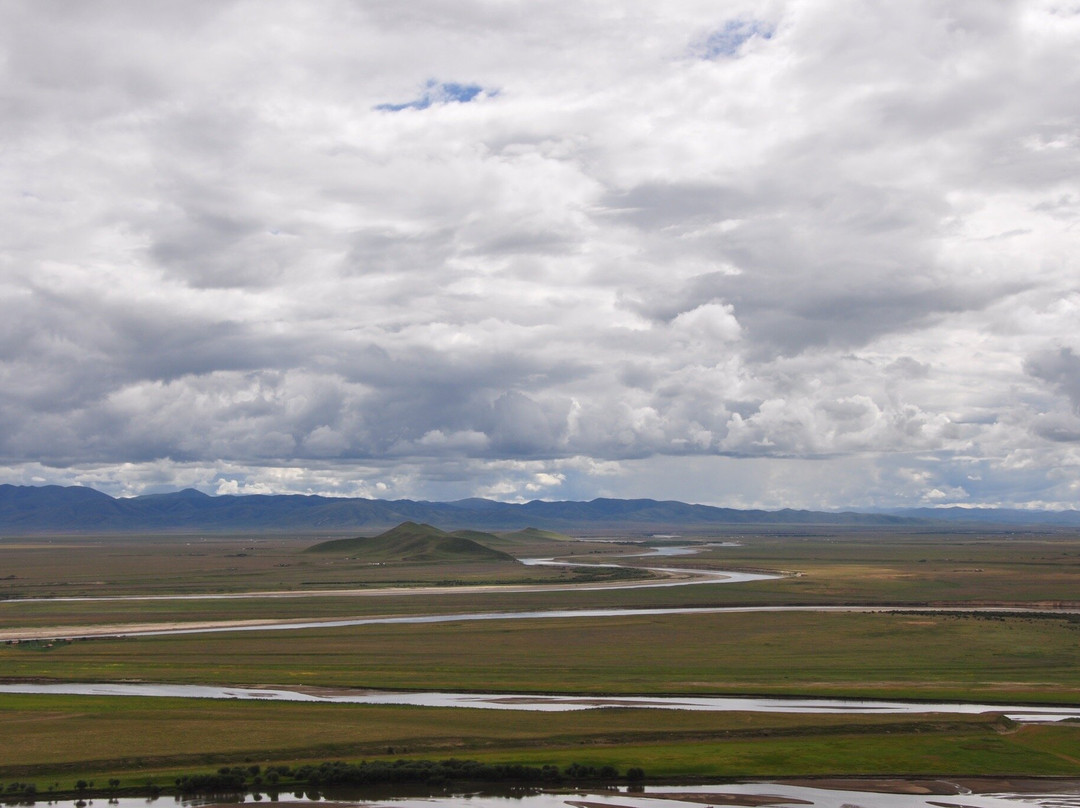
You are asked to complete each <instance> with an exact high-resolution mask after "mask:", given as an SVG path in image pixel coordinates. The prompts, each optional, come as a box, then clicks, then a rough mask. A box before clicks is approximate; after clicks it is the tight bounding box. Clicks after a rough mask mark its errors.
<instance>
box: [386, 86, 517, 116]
mask: <svg viewBox="0 0 1080 808" xmlns="http://www.w3.org/2000/svg"><path fill="white" fill-rule="evenodd" d="M481 94H484V95H496V94H497V92H496V91H492V90H485V89H484V88H483V87H481V86H480V85H479V84H458V83H456V82H453V81H435V80H434V79H429V80H428V82H427V83H426V84H425V85H424V91H423V92H422V93H421V94H420V97H419V98H414V99H413V100H412V101H406V102H404V103H402V104H379V105H378V106H376V107H375V109H377V110H380V111H382V112H401V111H402V110H406V109H427V108H428V107H430V106H433V105H435V104H467V103H469V102H470V101H474V100H476V98H477V97H478V96H480V95H481Z"/></svg>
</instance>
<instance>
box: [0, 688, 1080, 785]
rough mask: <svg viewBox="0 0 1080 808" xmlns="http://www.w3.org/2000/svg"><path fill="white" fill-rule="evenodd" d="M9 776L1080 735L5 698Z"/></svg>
mask: <svg viewBox="0 0 1080 808" xmlns="http://www.w3.org/2000/svg"><path fill="white" fill-rule="evenodd" d="M0 734H2V735H3V736H4V737H5V738H9V739H11V738H17V739H19V740H18V743H17V744H11V743H7V744H4V746H3V748H2V750H0V779H5V780H8V781H10V780H14V779H16V778H19V779H22V780H28V779H33V780H35V781H36V782H37V784H38V786H39V790H45V789H46V788H47V787H48V786H53V787H54V788H56V789H58V790H69V789H71V787H72V786H73V784H74V782H75V780H77V779H97V780H99V781H102V782H104V781H105V780H106V779H112V778H117V779H120V780H121V782H122V783H123V784H124V785H126V786H133V785H145V784H147V782H149V781H152V782H157V783H160V784H163V785H168V784H170V783H171V782H172V778H173V777H175V776H176V774H178V773H181V772H191V771H206V770H213V768H214V767H217V766H220V765H228V764H238V763H240V764H252V763H255V764H259V765H262V766H265V765H267V764H269V763H279V762H283V761H284V762H291V763H297V762H314V761H321V760H327V759H353V760H360V759H368V760H371V759H398V758H442V757H451V756H452V757H459V758H460V757H467V758H470V759H477V760H483V761H488V762H526V763H530V764H533V765H543V764H548V763H550V764H555V765H559V766H567V765H569V764H571V763H574V762H578V763H582V764H588V765H596V766H604V765H613V766H616V767H617V768H619V769H620V771H622V770H625V769H626V768H628V767H630V766H641V767H643V768H645V770H646V772H647V773H648V774H649V775H650V776H652V777H657V778H659V777H722V776H780V775H788V776H790V775H799V774H825V773H835V771H836V767H837V761H838V760H843V761H845V765H846V767H847V768H848V769H850V770H851V771H853V772H860V773H889V774H906V773H912V772H922V773H931V774H932V773H965V774H1003V773H1025V774H1040V775H1068V774H1076V773H1077V771H1078V770H1080V767H1078V765H1077V762H1076V754H1077V753H1078V752H1080V727H1076V726H1072V727H1064V726H1046V727H1044V726H1024V727H1018V726H1015V725H1011V724H1009V723H1008V722H1005V721H1002V720H1001V719H999V718H996V717H994V716H971V717H950V718H947V719H943V718H942V717H940V716H906V717H900V716H797V715H762V714H750V713H725V714H713V713H685V712H683V713H680V712H675V711H669V710H628V709H616V710H610V709H609V710H596V711H588V712H581V713H519V712H504V713H499V714H498V716H497V718H495V717H493V715H492V714H491V713H490V712H489V711H483V710H447V709H430V708H416V707H383V706H357V705H326V704H323V705H310V704H282V703H278V704H266V703H260V702H214V703H206V702H199V701H191V700H184V699H143V698H123V699H118V698H106V697H75V696H48V697H45V696H10V695H4V696H0Z"/></svg>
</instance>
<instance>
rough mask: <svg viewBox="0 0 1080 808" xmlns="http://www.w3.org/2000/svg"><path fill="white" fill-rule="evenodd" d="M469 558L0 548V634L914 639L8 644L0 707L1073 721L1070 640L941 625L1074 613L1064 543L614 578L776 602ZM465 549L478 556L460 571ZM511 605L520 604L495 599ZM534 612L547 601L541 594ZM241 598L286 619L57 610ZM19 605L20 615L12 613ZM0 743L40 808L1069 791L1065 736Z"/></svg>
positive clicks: (883, 552)
mask: <svg viewBox="0 0 1080 808" xmlns="http://www.w3.org/2000/svg"><path fill="white" fill-rule="evenodd" d="M487 535H488V534H481V533H478V532H470V533H468V534H467V535H464V536H453V537H451V538H452V539H453V541H450V540H445V541H444V540H443V539H441V538H439V537H436V539H438V540H433V539H432V537H431V536H426V537H425V536H421V537H419V539H418V537H417V536H410V537H408V541H409V542H411V543H410V544H408V547H409V548H411V549H408V550H406V545H405V544H404V543H402V544H394V543H391V542H387V541H382V542H381V543H378V544H377V546H376V545H374V544H365V543H364V542H351V543H346V544H344V545H338V546H336V547H335V546H333V545H329V546H324V547H323V548H322V551H321V552H305V551H306V550H308V548H311V547H312V546H314V545H316V544H319V543H320V541H321V540H327V539H329V540H333V539H334V538H335V537H297V538H293V539H290V538H283V537H274V538H269V539H266V538H261V537H252V536H223V537H210V538H201V537H176V536H172V537H153V538H150V539H147V540H143V539H140V538H139V537H130V536H127V537H92V538H85V539H84V538H79V539H74V538H71V537H65V538H54V539H35V540H29V539H26V540H20V541H18V542H13V541H12V540H10V539H6V540H4V541H0V562H2V568H3V569H4V570H5V571H6V570H11V571H12V572H10V573H8V575H7V576H6V577H5V579H4V580H2V581H0V630H6V629H16V628H21V629H27V628H38V629H47V628H48V627H53V626H89V625H113V624H124V623H162V624H167V623H184V622H189V621H199V620H252V619H281V620H293V619H319V618H346V617H357V616H398V615H410V614H457V613H474V612H486V611H495V612H498V611H521V610H530V609H573V608H598V607H616V608H617V607H638V608H649V607H677V606H737V605H796V604H801V605H808V606H817V605H890V604H891V605H903V606H907V607H909V608H912V609H915V611H912V612H906V613H847V612H812V611H806V612H741V613H724V614H697V615H645V616H627V615H620V616H609V617H587V618H586V617H582V618H559V619H530V620H508V619H498V620H488V621H453V622H448V623H438V624H395V625H369V626H354V627H339V628H329V627H319V628H309V629H303V630H288V631H267V630H256V631H247V632H237V633H200V634H185V635H171V636H156V637H151V636H144V637H132V638H126V639H108V638H100V639H87V640H75V641H70V642H69V641H59V642H20V643H6V644H0V679H3V680H8V681H19V680H44V681H88V682H92V681H148V682H175V683H217V684H231V685H282V686H298V685H307V686H328V687H355V688H388V689H407V690H429V689H430V690H436V689H438V690H456V691H461V690H466V691H495V692H507V693H513V692H532V693H581V694H699V695H705V694H710V695H711V694H715V695H754V694H760V695H791V696H795V695H806V696H827V697H838V696H842V697H872V698H890V699H894V698H901V699H919V700H931V701H932V700H967V701H978V702H986V703H997V704H1009V703H1022V702H1030V703H1043V704H1046V703H1060V704H1080V616H1077V615H1070V614H1067V613H1064V612H1059V613H1057V614H1049V615H1034V614H1022V613H1019V612H1013V613H1006V614H993V615H991V614H971V613H965V612H963V609H964V608H967V607H970V606H997V607H1002V608H1005V609H1008V608H1010V607H1016V608H1018V609H1019V608H1022V607H1042V608H1054V607H1059V606H1064V607H1073V608H1075V607H1077V606H1080V537H1077V536H1075V535H1073V534H1069V533H1065V532H1055V531H1045V532H1040V533H1033V534H1027V535H1017V534H1009V533H988V534H985V535H983V534H978V535H976V534H971V533H964V534H956V535H952V534H949V535H913V534H909V533H904V532H900V531H884V530H883V531H821V530H819V531H816V532H813V531H810V532H808V533H807V535H791V534H790V533H783V532H776V533H773V534H769V533H758V534H753V535H750V534H738V533H734V532H733V533H730V534H728V535H721V536H715V537H712V536H695V537H693V539H692V541H696V542H700V543H702V544H708V543H709V542H710V541H711V540H726V541H731V540H735V541H738V542H739V546H734V547H731V546H726V547H707V546H706V547H703V548H702V552H700V553H699V554H696V555H692V556H677V557H670V558H654V559H649V558H644V557H636V558H619V559H618V562H617V563H620V564H623V565H626V566H636V567H639V568H641V567H646V566H665V567H678V568H697V569H713V570H716V569H735V570H745V571H773V572H776V573H779V574H781V575H782V576H783V577H781V578H779V579H777V580H770V581H760V582H752V583H740V584H704V585H693V586H677V587H665V588H648V589H647V588H618V589H600V588H590V586H593V587H595V586H596V585H598V584H601V585H603V584H613V583H618V584H627V583H638V582H641V581H644V580H647V579H648V578H650V577H652V576H653V573H649V572H647V571H645V570H643V569H636V570H635V569H630V570H626V569H611V568H601V569H593V570H590V569H587V568H586V569H582V568H556V567H525V566H523V565H521V564H519V563H517V562H516V561H514V560H512V559H508V558H507V557H505V556H504V554H505V553H511V554H513V555H517V556H519V557H530V556H531V557H545V556H556V555H557V556H560V557H565V558H567V559H569V560H573V561H576V562H592V563H615V561H616V557H618V556H621V555H626V554H628V553H633V552H643V551H644V550H645V549H646V548H644V547H642V546H641V545H640V544H636V545H626V544H615V543H609V542H597V541H581V542H578V541H572V540H568V539H566V538H565V537H561V536H558V535H553V534H536V535H529V534H526V535H513V536H498V537H491V538H485V536H487ZM458 539H462V540H463V541H457V540H458ZM484 541H487V542H488V545H489V547H490V549H491V551H492V552H486V551H483V550H477V549H476V547H475V546H473V545H472V544H471V543H481V544H482V543H483V542H484ZM365 547H366V548H367V549H369V550H371V552H370V553H369V554H367V555H365ZM510 584H513V585H521V584H528V585H536V586H540V587H541V590H540V591H528V592H514V591H507V590H505V589H501V587H505V586H506V585H510ZM552 585H558V586H559V587H567V586H570V587H572V589H571V590H570V591H565V590H564V589H560V590H558V591H554V590H553V591H544V590H543V589H542V587H544V586H552ZM431 586H439V587H440V589H439V590H438V591H437V592H431V591H428V588H429V587H431ZM477 586H481V587H483V588H482V589H478V588H477ZM346 590H348V591H346ZM243 592H266V593H275V592H277V593H285V592H289V593H295V596H292V595H291V596H289V597H273V596H270V595H264V596H258V597H251V598H247V597H244V598H234V599H222V598H214V597H209V598H205V599H189V600H90V601H85V600H84V601H78V600H75V601H69V600H60V599H57V598H59V597H63V596H85V595H98V596H101V595H119V596H123V595H169V594H201V595H214V594H215V593H243ZM26 596H32V597H34V598H35V599H34V600H32V601H29V602H17V601H15V600H12V599H13V598H17V597H26ZM5 597H6V598H8V599H9V600H8V601H6V602H5V601H4V600H3V599H2V598H5ZM920 606H926V607H940V608H946V609H950V611H946V612H929V611H924V612H919V611H917V609H918V607H920ZM0 737H3V738H4V739H5V742H4V743H3V744H0V784H2V783H5V782H12V781H13V780H14V779H16V778H22V779H24V780H25V779H33V780H34V782H36V783H37V785H38V787H39V788H47V787H49V786H52V787H53V789H54V790H61V791H62V790H65V789H69V788H70V787H71V785H72V784H73V783H74V781H75V780H76V779H88V780H89V779H95V780H97V781H105V780H109V779H119V780H121V781H122V782H123V784H124V786H125V787H132V788H134V787H136V786H141V787H145V786H146V785H147V784H148V783H151V782H154V783H158V784H161V785H168V784H169V783H171V782H172V778H174V777H175V776H177V775H178V774H179V773H191V772H199V771H213V770H215V769H216V768H217V767H218V766H221V765H239V764H250V763H253V762H254V763H258V764H262V765H265V764H268V763H298V762H319V761H322V760H328V759H343V760H354V761H355V760H361V759H383V758H385V759H396V758H398V757H406V758H441V757H450V756H453V757H459V758H461V757H468V758H470V759H476V760H481V761H487V762H512V763H527V764H530V765H537V766H539V765H546V764H551V765H558V766H567V765H570V764H571V763H575V762H577V763H581V764H583V765H595V766H606V765H614V766H616V767H617V768H619V769H620V771H621V770H624V769H626V768H627V767H631V766H638V767H642V768H644V769H645V770H646V772H647V774H648V776H649V777H655V778H661V777H664V778H710V777H712V778H719V777H734V776H769V777H778V776H784V775H789V776H795V775H811V774H821V775H824V774H837V775H841V774H907V775H917V774H934V775H946V774H953V775H961V774H970V775H975V774H982V775H995V774H1011V775H1031V776H1036V775H1038V776H1043V775H1069V776H1078V775H1080V726H1077V725H1075V724H1072V725H1070V724H1056V725H1046V726H1033V725H1024V726H1022V725H1014V724H1011V723H1010V722H1007V721H1003V720H1001V719H999V718H998V717H997V716H994V715H985V716H973V717H945V716H922V717H918V716H915V717H913V716H906V717H903V716H826V715H784V714H778V715H764V714H750V713H688V712H676V711H670V710H628V709H605V710H597V711H585V712H573V713H526V712H512V713H500V714H499V715H498V720H492V715H491V713H490V712H487V711H481V710H470V709H453V710H451V709H434V708H415V707H371V706H359V705H343V704H322V705H318V704H316V705H312V704H285V703H272V704H269V703H263V702H235V701H230V702H222V701H207V700H185V699H148V698H120V697H112V698H104V697H87V696H24V695H0Z"/></svg>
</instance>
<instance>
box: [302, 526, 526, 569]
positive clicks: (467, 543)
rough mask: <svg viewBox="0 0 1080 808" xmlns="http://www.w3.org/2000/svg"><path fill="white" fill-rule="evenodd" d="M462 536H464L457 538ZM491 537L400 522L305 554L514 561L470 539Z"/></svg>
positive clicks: (372, 557)
mask: <svg viewBox="0 0 1080 808" xmlns="http://www.w3.org/2000/svg"><path fill="white" fill-rule="evenodd" d="M461 534H465V535H461ZM482 536H489V537H490V538H492V539H494V538H495V537H494V536H491V534H488V533H479V532H477V531H460V532H459V533H447V532H445V531H442V530H439V529H438V528H437V527H433V526H431V525H424V524H417V523H416V522H402V523H401V524H400V525H398V526H397V527H395V528H391V529H390V530H388V531H386V532H385V533H380V534H379V535H378V536H371V537H364V536H359V537H357V538H355V539H335V540H333V541H324V542H322V543H320V544H316V545H314V546H312V547H309V548H307V550H305V551H304V552H307V553H349V554H351V555H355V556H357V557H359V558H363V559H365V560H370V561H417V562H425V561H426V562H440V561H515V560H516V559H514V557H513V556H511V555H508V554H506V553H502V552H499V551H498V550H493V549H491V548H490V547H485V546H484V545H483V544H481V543H480V542H478V541H476V540H474V538H473V537H482Z"/></svg>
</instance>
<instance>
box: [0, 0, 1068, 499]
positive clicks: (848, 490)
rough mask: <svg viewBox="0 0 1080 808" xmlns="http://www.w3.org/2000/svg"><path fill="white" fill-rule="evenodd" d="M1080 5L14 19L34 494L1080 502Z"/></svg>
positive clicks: (763, 3)
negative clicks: (68, 489) (185, 490)
mask: <svg viewBox="0 0 1080 808" xmlns="http://www.w3.org/2000/svg"><path fill="white" fill-rule="evenodd" d="M1078 53H1080V0H1016V1H1015V2H1013V1H1012V0H907V1H906V2H895V0H668V1H667V2H664V3H657V2H655V0H647V1H646V0H619V1H618V2H606V1H605V0H596V2H592V1H590V0H585V1H584V2H583V1H582V0H545V2H542V3H540V2H531V1H530V0H454V2H448V1H447V0H409V2H400V0H298V1H297V2H289V1H288V0H272V1H271V2H266V1H265V0H246V1H245V0H238V1H237V2H227V1H225V0H198V1H196V0H184V2H143V0H115V1H110V0H86V1H85V2H66V1H63V0H0V194H2V195H0V221H2V222H3V224H2V225H0V482H10V483H21V484H41V483H59V484H76V483H78V484H84V485H91V486H94V487H96V488H99V489H101V490H104V491H107V492H108V493H111V494H114V495H131V494H138V493H145V492H152V491H168V490H175V489H177V488H181V487H185V486H194V487H197V488H199V489H201V490H203V491H206V492H208V493H259V492H279V493H286V492H300V493H309V492H310V493H323V494H340V495H353V496H377V497H385V498H399V497H409V498H426V499H457V498H461V497H467V496H488V497H494V498H499V499H505V500H522V499H534V498H541V499H590V498H592V497H595V496H619V497H630V496H650V497H656V498H673V499H681V500H686V501H694V502H704V503H710V504H718V505H728V506H734V507H747V506H762V507H770V508H772V507H784V506H792V507H810V508H845V507H855V508H869V507H889V506H905V505H912V506H917V505H948V504H961V505H979V504H983V505H1005V506H1038V507H1074V506H1076V505H1077V503H1078V501H1080V497H1078V494H1080V250H1078V247H1080V223H1078V222H1080V102H1078V99H1080V59H1078V58H1077V54H1078Z"/></svg>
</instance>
